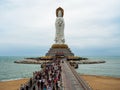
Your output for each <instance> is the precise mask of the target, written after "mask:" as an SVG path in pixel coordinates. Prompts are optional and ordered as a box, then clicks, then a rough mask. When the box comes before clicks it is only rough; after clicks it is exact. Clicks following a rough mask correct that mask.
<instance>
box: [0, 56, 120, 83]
mask: <svg viewBox="0 0 120 90" xmlns="http://www.w3.org/2000/svg"><path fill="white" fill-rule="evenodd" d="M28 57H29V56H28ZM24 58H25V57H17V56H0V81H6V80H15V79H20V78H29V77H32V75H33V72H34V71H38V70H40V69H41V68H40V65H35V64H16V63H14V61H16V60H23V59H24ZM88 58H89V59H91V60H105V61H106V63H101V64H80V65H79V68H78V69H76V70H77V72H78V73H80V74H87V75H102V76H112V77H120V57H88Z"/></svg>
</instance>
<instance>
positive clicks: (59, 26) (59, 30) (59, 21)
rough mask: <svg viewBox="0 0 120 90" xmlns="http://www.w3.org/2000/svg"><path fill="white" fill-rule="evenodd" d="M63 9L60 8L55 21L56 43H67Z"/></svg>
mask: <svg viewBox="0 0 120 90" xmlns="http://www.w3.org/2000/svg"><path fill="white" fill-rule="evenodd" d="M62 14H63V13H62V11H61V10H59V11H58V14H57V18H56V22H55V27H56V35H55V43H56V44H64V43H65V38H64V26H65V23H64V18H63V15H62Z"/></svg>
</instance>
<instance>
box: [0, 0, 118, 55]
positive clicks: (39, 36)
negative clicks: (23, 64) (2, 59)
mask: <svg viewBox="0 0 120 90" xmlns="http://www.w3.org/2000/svg"><path fill="white" fill-rule="evenodd" d="M59 6H61V7H62V8H64V11H65V15H64V19H65V39H66V43H67V44H68V45H69V47H70V48H71V50H72V51H73V52H74V53H75V54H76V55H81V56H110V55H112V56H113V55H114V56H120V0H0V56H3V55H4V56H19V55H21V56H26V55H37V56H38V55H44V54H45V53H46V52H47V51H48V50H49V48H50V47H51V45H52V44H53V43H54V38H55V19H56V16H55V10H56V8H58V7H59Z"/></svg>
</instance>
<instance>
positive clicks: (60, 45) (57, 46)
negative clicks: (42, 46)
mask: <svg viewBox="0 0 120 90" xmlns="http://www.w3.org/2000/svg"><path fill="white" fill-rule="evenodd" d="M51 48H68V45H67V44H53V45H52V47H51Z"/></svg>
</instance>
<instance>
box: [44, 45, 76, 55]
mask: <svg viewBox="0 0 120 90" xmlns="http://www.w3.org/2000/svg"><path fill="white" fill-rule="evenodd" d="M46 56H52V57H54V56H64V57H67V56H74V54H73V53H72V51H71V50H70V48H69V47H68V45H67V44H53V45H52V47H51V48H50V50H49V51H48V53H46Z"/></svg>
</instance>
